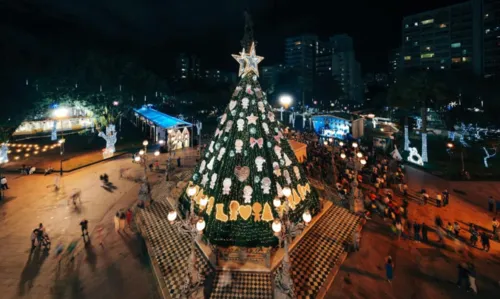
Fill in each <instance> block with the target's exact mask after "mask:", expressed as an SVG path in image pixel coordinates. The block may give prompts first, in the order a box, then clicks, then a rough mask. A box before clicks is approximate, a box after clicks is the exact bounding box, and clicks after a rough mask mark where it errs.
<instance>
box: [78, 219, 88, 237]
mask: <svg viewBox="0 0 500 299" xmlns="http://www.w3.org/2000/svg"><path fill="white" fill-rule="evenodd" d="M80 227H81V228H82V237H83V241H84V242H89V241H90V238H89V221H88V220H87V219H83V220H82V221H80ZM85 236H87V239H85Z"/></svg>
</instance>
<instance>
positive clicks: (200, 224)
mask: <svg viewBox="0 0 500 299" xmlns="http://www.w3.org/2000/svg"><path fill="white" fill-rule="evenodd" d="M205 226H206V223H205V220H203V218H201V219H200V220H198V222H196V230H197V231H199V232H202V231H203V230H204V229H205Z"/></svg>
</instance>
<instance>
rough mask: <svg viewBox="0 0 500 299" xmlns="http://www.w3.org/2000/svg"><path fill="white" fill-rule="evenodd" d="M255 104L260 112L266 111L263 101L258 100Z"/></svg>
mask: <svg viewBox="0 0 500 299" xmlns="http://www.w3.org/2000/svg"><path fill="white" fill-rule="evenodd" d="M257 106H258V107H259V111H260V112H262V113H264V112H265V111H266V108H265V107H264V102H262V101H259V102H258V103H257Z"/></svg>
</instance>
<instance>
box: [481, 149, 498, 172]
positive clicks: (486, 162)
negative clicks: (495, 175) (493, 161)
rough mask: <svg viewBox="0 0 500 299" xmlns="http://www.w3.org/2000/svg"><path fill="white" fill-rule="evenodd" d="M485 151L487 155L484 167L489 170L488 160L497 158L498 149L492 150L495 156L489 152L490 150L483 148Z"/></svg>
mask: <svg viewBox="0 0 500 299" xmlns="http://www.w3.org/2000/svg"><path fill="white" fill-rule="evenodd" d="M483 150H484V153H485V155H486V156H485V157H484V159H483V160H484V167H486V168H488V166H489V165H488V159H489V158H493V157H495V156H496V154H497V149H496V148H492V150H493V154H490V153H489V152H488V150H487V149H486V147H483Z"/></svg>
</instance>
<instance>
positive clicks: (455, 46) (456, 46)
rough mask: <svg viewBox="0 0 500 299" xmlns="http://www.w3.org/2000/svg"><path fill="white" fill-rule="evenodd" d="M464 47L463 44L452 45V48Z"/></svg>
mask: <svg viewBox="0 0 500 299" xmlns="http://www.w3.org/2000/svg"><path fill="white" fill-rule="evenodd" d="M461 46H462V43H453V44H451V47H452V48H460V47H461Z"/></svg>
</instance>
